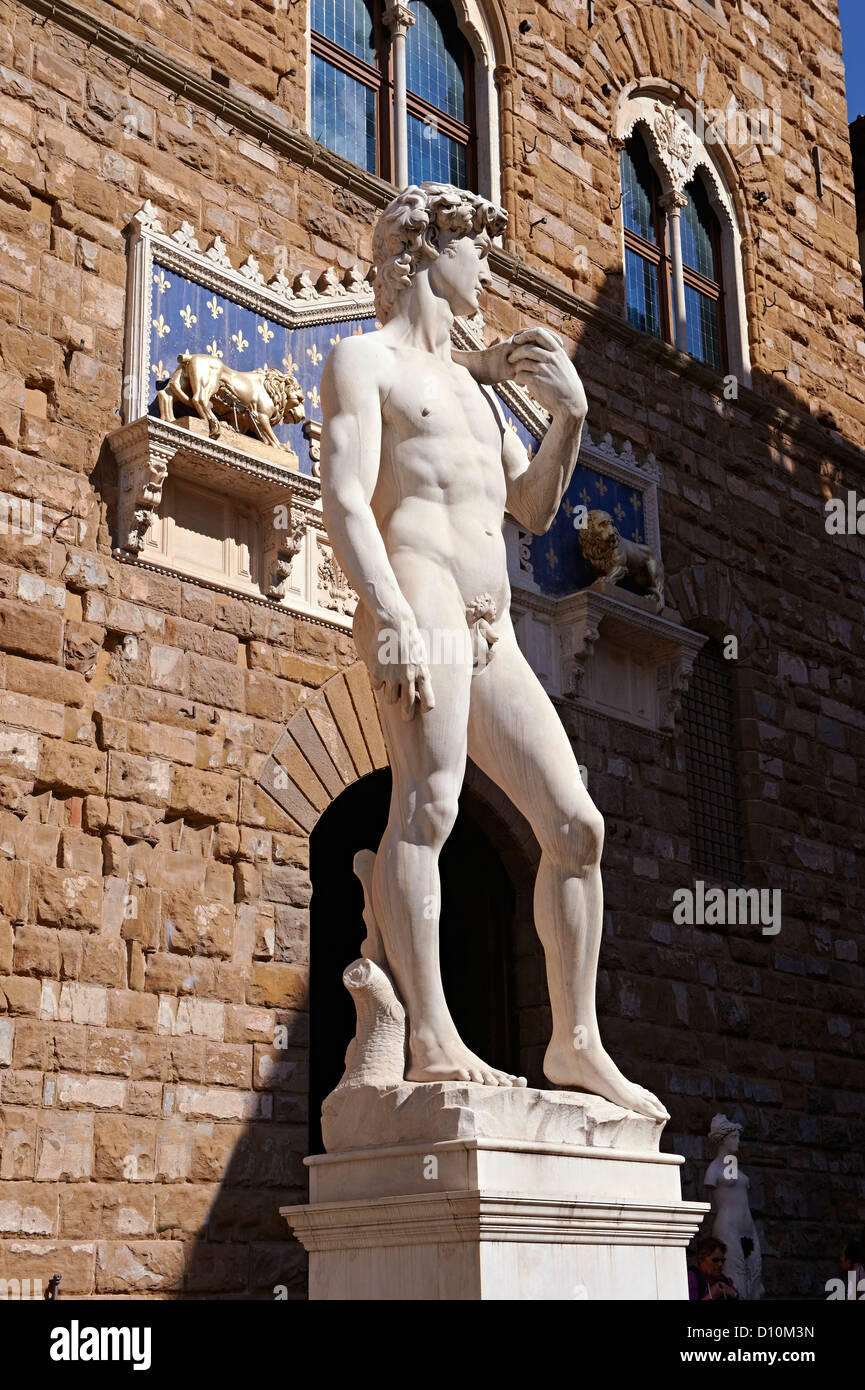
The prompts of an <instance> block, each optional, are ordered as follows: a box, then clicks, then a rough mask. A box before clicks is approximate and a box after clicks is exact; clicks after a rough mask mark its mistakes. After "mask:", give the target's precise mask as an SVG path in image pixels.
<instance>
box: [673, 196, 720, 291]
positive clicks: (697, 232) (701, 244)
mask: <svg viewBox="0 0 865 1390" xmlns="http://www.w3.org/2000/svg"><path fill="white" fill-rule="evenodd" d="M685 194H686V196H687V199H688V202H687V206H685V207H683V208H682V216H681V228H682V260H683V261H684V263H685V265H689V266H690V267H691V269H692V270H698V271H699V272H700V274H701V275H705V277H706V279H707V280H714V279H715V255H714V251H713V249H712V222H713V220H714V213H713V212H712V209H711V207H710V206H709V198H708V195H707V193H706V190H705V188H704V187H703V185H702V183H700V181H699V180H698V179H694V180H693V181H692V182H691V183H689V184H688V186H687V188H686V189H685Z"/></svg>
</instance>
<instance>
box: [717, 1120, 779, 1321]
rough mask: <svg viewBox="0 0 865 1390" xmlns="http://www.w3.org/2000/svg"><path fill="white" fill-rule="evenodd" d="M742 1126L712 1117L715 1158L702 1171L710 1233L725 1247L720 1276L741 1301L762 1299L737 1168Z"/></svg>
mask: <svg viewBox="0 0 865 1390" xmlns="http://www.w3.org/2000/svg"><path fill="white" fill-rule="evenodd" d="M741 1134H742V1126H741V1125H738V1124H736V1123H735V1122H734V1121H733V1120H728V1119H727V1116H726V1115H715V1116H714V1118H713V1120H712V1125H711V1128H710V1130H709V1142H710V1144H714V1145H716V1146H717V1153H716V1156H715V1157H714V1158H713V1159H712V1162H711V1163H710V1164H709V1166H708V1168H707V1169H706V1175H705V1177H704V1178H703V1186H704V1187H708V1188H710V1189H711V1200H712V1213H711V1216H710V1218H709V1219H710V1223H711V1225H710V1229H711V1233H712V1235H713V1236H715V1238H716V1239H717V1240H721V1241H723V1242H724V1244H725V1245H726V1247H727V1254H726V1258H725V1260H724V1273H725V1275H726V1276H727V1278H728V1279H730V1280H732V1282H733V1283H734V1284H735V1286H736V1289H737V1291H738V1293H739V1294H740V1296H741V1297H742V1298H748V1299H755V1298H762V1297H763V1292H764V1290H763V1277H762V1256H761V1253H760V1237H759V1236H758V1235H757V1227H756V1226H755V1225H754V1218H753V1216H752V1215H751V1207H750V1203H749V1201H748V1189H749V1188H750V1185H751V1184H750V1182H749V1181H748V1177H747V1175H746V1174H745V1173H743V1172H742V1169H741V1168H740V1167H739V1159H738V1152H739V1140H740V1138H741Z"/></svg>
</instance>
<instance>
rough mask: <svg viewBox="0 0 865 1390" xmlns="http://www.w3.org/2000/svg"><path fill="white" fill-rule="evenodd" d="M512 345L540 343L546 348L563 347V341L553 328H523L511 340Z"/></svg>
mask: <svg viewBox="0 0 865 1390" xmlns="http://www.w3.org/2000/svg"><path fill="white" fill-rule="evenodd" d="M511 342H512V343H540V344H542V345H543V346H544V347H550V348H558V347H562V346H563V343H562V339H561V338H560V337H559V335H558V333H554V332H553V330H552V329H551V328H541V327H537V328H521V329H519V331H518V332H516V333H514V334H513V336H512V338H511Z"/></svg>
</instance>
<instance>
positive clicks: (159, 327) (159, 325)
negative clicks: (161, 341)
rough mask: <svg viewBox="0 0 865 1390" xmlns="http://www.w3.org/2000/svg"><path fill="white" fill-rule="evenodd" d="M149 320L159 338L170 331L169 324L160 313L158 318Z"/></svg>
mask: <svg viewBox="0 0 865 1390" xmlns="http://www.w3.org/2000/svg"><path fill="white" fill-rule="evenodd" d="M151 322H152V323H153V327H154V328H155V329H156V332H157V334H158V336H159V337H160V338H164V337H165V336H166V334H167V333H170V332H171V325H170V324H168V323H166V322H165V319H164V318H163V316H162V314H160V315H159V318H158V319H153V320H151Z"/></svg>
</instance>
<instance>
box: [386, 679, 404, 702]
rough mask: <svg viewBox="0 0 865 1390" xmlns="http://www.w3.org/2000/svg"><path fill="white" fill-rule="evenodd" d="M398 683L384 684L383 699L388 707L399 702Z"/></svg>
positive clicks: (391, 681) (389, 681)
mask: <svg viewBox="0 0 865 1390" xmlns="http://www.w3.org/2000/svg"><path fill="white" fill-rule="evenodd" d="M399 693H400V692H399V681H395V680H387V681H385V683H384V698H385V699H386V700H387V702H388V704H389V705H395V704H396V703H397V701H398V700H399Z"/></svg>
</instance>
